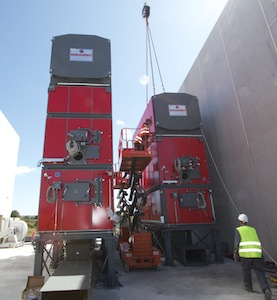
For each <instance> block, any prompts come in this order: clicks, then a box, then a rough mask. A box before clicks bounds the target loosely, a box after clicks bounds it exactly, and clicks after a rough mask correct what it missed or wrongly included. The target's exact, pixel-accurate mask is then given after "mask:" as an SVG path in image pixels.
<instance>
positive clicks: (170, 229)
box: [143, 222, 223, 266]
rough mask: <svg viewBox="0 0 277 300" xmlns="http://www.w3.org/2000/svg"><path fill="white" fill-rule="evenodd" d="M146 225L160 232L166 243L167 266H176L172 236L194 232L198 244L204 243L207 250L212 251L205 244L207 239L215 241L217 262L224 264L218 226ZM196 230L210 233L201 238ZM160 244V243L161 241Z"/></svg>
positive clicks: (213, 246)
mask: <svg viewBox="0 0 277 300" xmlns="http://www.w3.org/2000/svg"><path fill="white" fill-rule="evenodd" d="M143 223H144V225H146V226H147V228H148V229H150V230H153V231H154V232H155V231H157V230H160V232H161V235H162V239H163V242H164V249H163V250H164V252H165V265H167V266H174V258H173V251H172V249H173V245H172V234H173V233H174V232H189V231H190V232H193V233H194V234H195V235H196V237H197V238H198V242H197V244H198V243H203V244H204V245H205V247H206V248H207V249H210V248H209V246H208V245H207V244H206V243H205V242H204V240H205V238H206V237H207V236H208V235H211V239H212V241H213V244H212V249H210V250H211V251H213V252H214V254H215V259H216V262H218V263H222V262H223V256H222V251H221V246H220V239H219V229H218V227H217V225H216V224H182V225H169V224H154V223H150V222H149V223H147V222H143ZM195 230H205V231H208V234H206V235H205V236H204V237H203V238H200V237H199V236H198V235H197V234H196V233H195V232H194V231H195ZM159 243H160V241H159Z"/></svg>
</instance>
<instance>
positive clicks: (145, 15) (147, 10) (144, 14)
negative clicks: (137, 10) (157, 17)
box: [142, 3, 150, 21]
mask: <svg viewBox="0 0 277 300" xmlns="http://www.w3.org/2000/svg"><path fill="white" fill-rule="evenodd" d="M149 16H150V6H148V5H147V4H146V3H144V6H143V9H142V17H143V18H145V19H146V21H147V20H148V18H149Z"/></svg>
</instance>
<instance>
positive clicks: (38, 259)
mask: <svg viewBox="0 0 277 300" xmlns="http://www.w3.org/2000/svg"><path fill="white" fill-rule="evenodd" d="M96 238H102V239H103V241H104V244H105V248H106V259H105V263H106V264H107V270H108V277H107V285H108V287H110V288H113V287H115V286H116V284H117V277H116V267H115V264H116V262H115V245H116V238H115V236H114V234H113V231H95V232H86V231H83V232H58V233H55V232H43V233H40V234H39V236H38V237H37V238H36V240H35V244H36V252H35V262H34V275H42V272H43V270H44V268H45V267H46V271H47V272H48V275H50V274H49V270H48V269H47V266H46V261H45V260H44V258H43V254H44V252H46V253H47V258H46V260H47V259H48V258H49V257H50V259H53V257H51V255H50V254H49V251H48V250H47V249H46V245H47V244H54V243H55V242H57V241H70V240H75V241H76V240H95V239H96Z"/></svg>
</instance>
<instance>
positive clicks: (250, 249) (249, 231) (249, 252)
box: [237, 226, 262, 258]
mask: <svg viewBox="0 0 277 300" xmlns="http://www.w3.org/2000/svg"><path fill="white" fill-rule="evenodd" d="M237 230H238V232H239V234H240V243H239V256H240V257H244V258H261V257H262V245H261V242H260V240H259V237H258V235H257V232H256V229H255V228H253V227H250V226H240V227H238V228H237Z"/></svg>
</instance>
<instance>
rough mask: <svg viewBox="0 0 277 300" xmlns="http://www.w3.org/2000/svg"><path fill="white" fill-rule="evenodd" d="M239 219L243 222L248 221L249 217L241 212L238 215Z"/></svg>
mask: <svg viewBox="0 0 277 300" xmlns="http://www.w3.org/2000/svg"><path fill="white" fill-rule="evenodd" d="M238 220H239V221H241V222H243V223H248V217H247V215H245V214H240V215H239V216H238Z"/></svg>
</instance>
